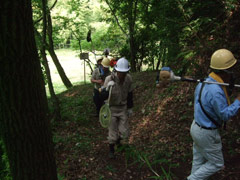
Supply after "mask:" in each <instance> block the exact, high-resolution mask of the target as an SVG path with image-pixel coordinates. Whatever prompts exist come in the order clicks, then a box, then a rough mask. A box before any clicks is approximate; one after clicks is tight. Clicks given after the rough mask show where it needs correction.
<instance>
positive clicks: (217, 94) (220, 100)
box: [187, 49, 240, 180]
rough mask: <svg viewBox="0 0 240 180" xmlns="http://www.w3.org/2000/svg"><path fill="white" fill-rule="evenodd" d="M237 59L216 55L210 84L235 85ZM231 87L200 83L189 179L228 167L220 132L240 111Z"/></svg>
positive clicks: (201, 178)
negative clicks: (231, 94) (225, 164)
mask: <svg viewBox="0 0 240 180" xmlns="http://www.w3.org/2000/svg"><path fill="white" fill-rule="evenodd" d="M236 64H237V60H236V59H235V57H234V56H233V54H232V52H231V51H229V50H227V49H219V50H217V51H215V52H214V53H213V54H212V57H211V62H210V68H211V70H212V72H211V73H210V74H209V76H208V78H207V79H206V81H215V82H220V83H223V82H225V83H229V84H232V87H233V86H234V85H233V83H234V81H233V80H234V68H235V67H236ZM231 91H232V89H231V87H230V88H229V87H227V88H226V86H220V85H218V84H206V83H199V84H198V85H197V87H196V89H195V94H194V120H193V122H192V125H191V130H190V133H191V136H192V139H193V161H192V170H191V174H190V175H189V176H188V177H187V179H188V180H205V179H208V178H209V177H210V176H211V175H213V174H214V173H216V172H217V171H219V170H221V169H222V168H223V167H224V158H223V153H222V142H221V137H220V134H219V131H218V129H219V128H221V127H222V125H223V124H224V123H225V122H227V121H228V120H229V119H230V118H231V117H233V116H235V115H236V114H237V112H238V110H239V108H240V94H238V96H237V97H236V99H235V100H234V102H233V103H232V104H231V103H230V99H229V93H231Z"/></svg>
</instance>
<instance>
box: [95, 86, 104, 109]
mask: <svg viewBox="0 0 240 180" xmlns="http://www.w3.org/2000/svg"><path fill="white" fill-rule="evenodd" d="M93 102H94V104H95V106H96V111H97V114H99V111H100V109H101V107H102V105H103V104H104V101H103V99H102V97H101V94H100V92H99V91H98V90H97V89H94V91H93Z"/></svg>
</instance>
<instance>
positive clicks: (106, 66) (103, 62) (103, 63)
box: [101, 57, 110, 68]
mask: <svg viewBox="0 0 240 180" xmlns="http://www.w3.org/2000/svg"><path fill="white" fill-rule="evenodd" d="M101 64H102V65H103V67H105V68H109V66H110V60H109V59H108V58H106V57H105V58H103V60H102V63H101Z"/></svg>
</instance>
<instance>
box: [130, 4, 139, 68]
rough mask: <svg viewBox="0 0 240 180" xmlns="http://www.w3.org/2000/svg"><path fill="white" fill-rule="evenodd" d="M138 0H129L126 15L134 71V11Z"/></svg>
mask: <svg viewBox="0 0 240 180" xmlns="http://www.w3.org/2000/svg"><path fill="white" fill-rule="evenodd" d="M137 3H138V0H136V1H135V0H131V1H129V12H130V13H129V15H128V26H129V43H130V55H131V71H133V72H136V70H137V68H136V65H137V63H136V46H135V38H134V34H135V23H136V16H137V15H136V12H137Z"/></svg>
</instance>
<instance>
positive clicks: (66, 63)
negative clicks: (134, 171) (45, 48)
mask: <svg viewBox="0 0 240 180" xmlns="http://www.w3.org/2000/svg"><path fill="white" fill-rule="evenodd" d="M56 54H57V56H58V59H59V62H60V64H61V65H62V68H63V69H64V71H65V74H66V76H67V77H68V78H69V80H70V81H71V83H72V84H73V85H79V84H84V83H85V82H86V83H90V77H91V71H90V68H89V67H88V66H85V68H86V69H85V72H86V74H85V79H86V81H85V82H84V63H83V61H82V60H80V59H79V56H78V52H77V51H73V50H71V49H59V50H56ZM47 58H48V63H49V67H50V72H51V78H52V82H53V87H54V91H55V93H56V94H59V93H61V92H63V91H66V90H67V88H66V87H65V86H64V84H63V82H62V80H61V78H60V76H59V74H58V71H57V69H56V66H55V64H54V63H53V61H52V59H51V57H50V56H49V55H48V56H47ZM90 59H91V60H92V62H93V64H94V62H95V60H94V57H93V56H92V55H90ZM46 91H47V96H49V90H48V86H47V85H46Z"/></svg>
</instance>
